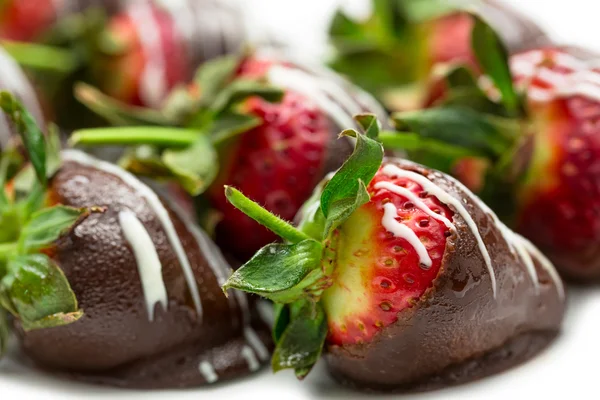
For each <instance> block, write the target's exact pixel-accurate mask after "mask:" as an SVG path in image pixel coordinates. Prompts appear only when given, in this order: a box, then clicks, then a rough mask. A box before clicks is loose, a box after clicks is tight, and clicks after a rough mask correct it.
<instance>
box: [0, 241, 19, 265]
mask: <svg viewBox="0 0 600 400" xmlns="http://www.w3.org/2000/svg"><path fill="white" fill-rule="evenodd" d="M17 248H18V243H16V242H8V243H0V261H6V260H7V259H8V258H9V257H10V256H12V255H13V254H15V253H16V251H17Z"/></svg>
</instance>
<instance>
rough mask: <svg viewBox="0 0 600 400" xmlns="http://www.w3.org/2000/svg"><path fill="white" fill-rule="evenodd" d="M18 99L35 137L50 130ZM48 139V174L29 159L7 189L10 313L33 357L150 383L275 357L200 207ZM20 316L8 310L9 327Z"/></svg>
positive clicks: (177, 382)
mask: <svg viewBox="0 0 600 400" xmlns="http://www.w3.org/2000/svg"><path fill="white" fill-rule="evenodd" d="M3 96H4V94H3ZM18 107H19V106H18V105H17V106H16V108H17V109H18V110H19V113H11V117H12V118H13V119H14V120H15V122H17V123H18V124H19V126H21V127H22V128H23V130H22V133H23V134H24V136H25V137H30V138H33V137H37V139H39V140H41V135H39V131H38V133H37V134H36V132H34V130H35V128H34V127H33V126H32V125H30V124H29V122H28V121H30V117H27V116H26V117H25V119H24V120H21V118H22V115H23V114H20V111H21V109H20V108H18ZM21 122H23V123H24V124H21ZM36 143H39V142H37V141H34V142H33V145H32V144H30V145H28V150H29V155H30V156H31V161H32V165H33V167H34V170H35V171H36V172H37V175H38V177H39V182H35V183H34V182H32V180H31V179H30V178H31V177H32V176H33V174H31V173H30V172H31V171H30V169H31V168H30V167H25V169H24V170H23V171H24V172H21V173H19V174H18V175H17V176H16V177H15V178H14V179H13V180H12V181H11V182H10V183H9V184H7V185H5V186H3V190H2V192H1V193H2V199H3V201H2V204H1V211H2V216H3V218H2V220H1V221H0V223H1V224H2V228H3V229H2V237H1V243H0V260H1V261H2V263H1V264H0V265H2V267H1V268H0V304H1V306H0V310H2V311H1V312H0V316H3V317H5V314H6V312H10V313H11V314H12V315H13V317H14V324H13V327H14V331H15V333H16V334H17V336H18V337H19V339H20V343H21V347H22V349H23V351H24V352H25V353H26V354H27V356H29V357H30V358H31V359H32V360H34V361H35V362H36V364H38V365H39V366H41V367H43V368H45V369H48V370H51V371H54V372H61V373H66V374H68V375H69V376H71V377H75V378H77V379H81V380H85V381H90V382H98V383H104V384H110V385H117V386H126V387H143V388H170V387H189V386H199V385H205V384H211V383H214V382H217V381H223V380H227V379H231V378H235V377H238V376H243V375H246V374H249V373H251V372H254V371H256V370H257V369H259V368H260V367H261V365H263V364H264V362H265V361H266V360H267V359H268V355H269V347H270V341H271V340H270V337H269V335H268V332H267V329H266V325H265V324H264V323H263V322H262V321H260V319H258V318H257V316H256V312H255V311H254V310H253V309H251V308H250V307H249V304H248V300H247V299H246V297H245V296H238V295H237V294H234V293H231V296H229V298H228V297H227V296H226V295H225V294H224V293H223V292H222V291H221V289H220V287H219V285H220V284H223V283H224V280H225V279H226V275H227V273H228V272H229V271H230V267H229V265H228V263H227V262H226V261H225V259H224V258H223V256H222V255H221V253H220V251H219V250H218V248H217V247H216V246H215V245H214V244H213V243H212V242H211V241H210V239H208V237H207V236H206V234H205V233H204V232H202V231H201V230H200V229H199V228H198V227H196V226H195V224H194V216H193V215H188V214H186V213H184V212H183V211H181V210H180V209H179V207H177V205H176V204H174V203H172V202H170V201H169V200H168V199H167V198H164V197H162V196H160V195H158V194H157V193H156V192H155V191H154V190H153V189H152V188H150V187H149V186H148V185H147V184H145V183H144V182H142V181H141V180H139V179H138V178H136V177H135V176H133V175H131V174H130V173H128V172H126V171H125V170H123V169H121V168H120V167H118V166H116V165H113V164H110V163H108V162H104V161H101V160H98V159H96V158H94V157H91V156H89V155H87V154H85V153H83V152H80V151H76V150H66V151H62V152H60V153H54V154H53V153H47V154H46V153H44V152H43V151H40V148H39V146H38V145H37V144H36ZM49 143H50V142H49ZM45 155H46V156H48V157H47V161H48V162H47V163H44V162H43V161H44V160H43V158H44V156H45ZM50 156H52V157H50ZM34 161H35V162H34ZM40 161H41V163H40ZM44 165H47V167H46V168H44ZM44 169H45V170H46V171H45V172H47V173H48V175H49V176H50V177H49V178H48V179H46V174H45V172H44ZM10 326H11V324H9V323H8V322H7V319H4V320H3V321H1V322H0V334H4V333H5V332H4V331H3V329H4V328H6V327H10ZM5 339H6V337H5V336H0V347H2V346H1V345H2V344H4V343H5Z"/></svg>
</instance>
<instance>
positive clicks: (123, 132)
mask: <svg viewBox="0 0 600 400" xmlns="http://www.w3.org/2000/svg"><path fill="white" fill-rule="evenodd" d="M198 135H199V132H198V131H195V130H191V129H183V128H164V127H153V126H141V127H124V128H97V129H83V130H79V131H76V132H74V133H73V135H72V136H71V139H70V140H69V143H70V144H71V145H120V146H129V145H155V146H159V147H180V148H185V147H188V146H191V145H192V144H194V143H195V142H196V141H197V140H198Z"/></svg>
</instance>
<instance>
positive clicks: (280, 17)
mask: <svg viewBox="0 0 600 400" xmlns="http://www.w3.org/2000/svg"><path fill="white" fill-rule="evenodd" d="M21 1H27V0H21ZM242 1H243V2H244V3H246V4H247V5H248V6H249V9H250V10H251V12H252V13H254V14H257V15H260V18H261V19H262V20H263V21H265V22H264V23H265V25H266V26H268V28H269V29H270V30H272V31H273V32H276V33H277V35H278V36H279V38H280V39H281V40H285V41H288V42H291V43H294V44H295V45H296V46H297V47H298V48H300V49H301V51H302V52H303V53H302V54H305V55H306V57H307V58H311V57H322V56H323V55H324V46H323V45H322V43H323V42H324V40H325V34H324V31H323V29H324V27H325V26H326V24H327V20H328V18H329V16H330V13H331V11H332V10H333V8H334V6H335V4H336V3H350V4H349V5H350V6H351V7H352V8H355V9H359V10H360V9H361V8H364V7H362V6H363V5H364V4H363V3H364V2H363V1H362V0H356V1H353V0H349V1H346V2H344V1H336V0H300V1H292V0H242ZM506 1H507V2H508V3H511V4H513V5H514V6H515V7H517V8H519V9H521V10H523V11H524V12H526V13H527V14H529V15H530V16H531V17H532V18H534V19H535V20H536V21H538V23H539V24H540V25H542V27H543V28H545V29H546V30H547V31H549V32H551V33H552V35H553V37H554V38H555V39H557V40H559V41H560V42H564V43H568V44H572V43H575V44H578V45H581V46H584V47H589V48H592V49H598V50H600V35H599V34H600V15H599V13H600V3H597V1H596V0H567V1H564V0H506ZM569 289H570V290H569V307H568V313H567V317H566V320H565V323H564V329H563V334H562V336H561V337H560V338H559V339H558V340H557V341H556V342H555V343H554V345H553V346H552V347H551V348H550V349H548V350H547V351H545V352H544V353H542V354H541V355H539V356H538V357H536V358H535V359H534V360H532V361H530V362H528V363H526V364H525V365H522V366H520V367H518V368H514V369H512V370H510V371H508V372H506V373H504V374H500V375H496V376H494V377H491V378H487V379H484V380H482V381H479V382H475V383H472V384H469V385H463V386H459V387H455V388H452V389H447V390H442V391H436V392H431V393H425V394H420V395H410V396H409V395H407V396H401V395H394V396H377V398H381V399H388V398H393V399H428V400H430V399H433V400H435V399H460V400H466V399H486V400H488V399H489V400H494V399H499V400H507V399H522V398H523V399H524V398H534V399H538V398H540V399H542V398H543V399H554V398H562V399H569V398H575V397H579V398H582V399H600V389H599V385H598V382H599V381H600V369H599V368H598V365H599V364H600V362H599V361H598V360H599V359H600V288H599V287H597V286H591V287H586V288H581V287H580V288H573V287H570V288H569ZM18 359H19V355H18V353H17V352H16V351H13V352H12V355H11V357H9V358H8V359H5V360H3V361H0V400H3V399H30V398H36V399H37V398H39V399H81V398H93V399H111V400H112V399H144V400H152V399H167V398H168V399H177V400H179V399H181V400H185V399H194V400H198V399H214V398H217V397H219V398H221V399H279V400H296V399H298V400H300V399H355V398H356V399H366V398H373V397H374V396H367V395H361V394H357V393H355V392H351V391H348V390H346V389H343V388H340V387H339V386H337V385H336V384H335V383H334V382H332V381H331V380H330V379H329V378H328V377H327V374H326V371H325V369H324V366H323V365H318V366H317V368H316V369H315V370H314V371H313V372H312V374H311V375H310V376H309V378H307V379H306V381H304V382H302V383H300V382H297V381H296V380H295V378H294V377H293V375H292V374H291V373H287V372H282V373H279V374H277V375H273V374H271V372H270V371H268V370H265V371H262V372H261V373H259V374H258V375H254V376H252V377H249V378H246V379H243V380H238V381H234V382H230V383H226V384H222V385H216V386H212V387H210V388H200V389H190V390H181V391H157V392H138V391H123V390H117V389H112V388H104V387H97V386H87V385H80V384H75V383H71V382H67V381H64V380H59V379H56V378H53V377H50V376H48V375H43V374H40V373H37V372H35V371H33V370H31V369H29V368H27V367H24V366H23V364H22V363H20V362H19V361H18Z"/></svg>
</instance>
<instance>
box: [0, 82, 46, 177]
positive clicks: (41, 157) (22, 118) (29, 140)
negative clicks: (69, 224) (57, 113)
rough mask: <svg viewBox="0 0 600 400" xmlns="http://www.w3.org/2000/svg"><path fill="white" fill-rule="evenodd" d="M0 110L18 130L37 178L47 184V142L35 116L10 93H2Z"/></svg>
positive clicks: (0, 93) (0, 95)
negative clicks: (0, 109)
mask: <svg viewBox="0 0 600 400" xmlns="http://www.w3.org/2000/svg"><path fill="white" fill-rule="evenodd" d="M0 108H2V110H3V111H4V113H5V114H6V115H7V117H8V118H9V119H10V120H11V121H12V123H13V124H14V125H15V127H16V128H17V131H18V132H19V135H20V136H21V139H22V140H23V144H24V145H25V150H26V151H27V155H28V156H29V161H31V164H32V165H33V168H34V170H35V173H36V175H37V178H38V179H39V181H40V182H41V183H42V185H45V184H46V181H47V175H46V141H45V139H44V134H43V133H42V131H41V130H40V128H39V127H38V125H37V123H36V122H35V119H34V118H33V116H32V115H31V114H30V113H29V112H28V111H27V110H26V109H25V107H23V105H22V104H21V103H20V102H19V101H18V100H17V99H16V98H15V97H14V96H13V95H12V94H10V93H9V92H5V91H2V92H0Z"/></svg>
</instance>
